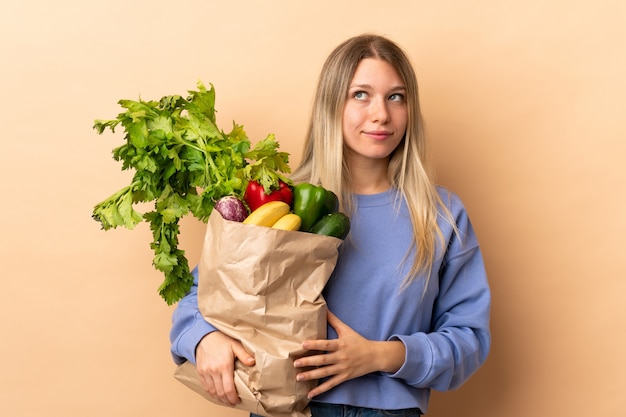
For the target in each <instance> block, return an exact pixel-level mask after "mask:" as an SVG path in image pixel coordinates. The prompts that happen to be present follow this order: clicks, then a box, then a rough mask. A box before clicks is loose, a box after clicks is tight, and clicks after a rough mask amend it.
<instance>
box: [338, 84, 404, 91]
mask: <svg viewBox="0 0 626 417" xmlns="http://www.w3.org/2000/svg"><path fill="white" fill-rule="evenodd" d="M349 88H351V89H352V88H363V89H369V90H372V89H373V87H372V86H371V85H370V84H352V85H350V87H349ZM401 90H406V87H405V86H403V85H397V86H394V87H391V88H390V89H389V91H401Z"/></svg>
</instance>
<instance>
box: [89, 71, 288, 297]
mask: <svg viewBox="0 0 626 417" xmlns="http://www.w3.org/2000/svg"><path fill="white" fill-rule="evenodd" d="M118 103H119V104H120V106H121V107H122V108H124V109H125V111H124V112H122V113H120V114H119V115H118V116H117V118H115V119H113V120H96V121H95V122H94V129H95V130H96V131H97V132H98V133H99V134H102V133H103V132H104V131H105V130H107V129H108V130H110V131H111V132H115V129H116V128H117V127H118V126H120V125H121V126H122V127H123V129H124V131H125V136H124V139H125V142H124V144H123V145H121V146H119V147H117V148H115V149H113V159H115V160H116V161H120V162H121V163H122V170H134V175H133V178H132V180H131V183H130V184H129V185H128V186H126V187H124V188H122V189H121V190H119V191H118V192H116V193H114V194H113V195H111V196H110V197H108V198H107V199H105V200H104V201H102V202H100V203H98V204H97V205H96V206H95V207H94V210H93V214H92V217H93V218H94V219H95V220H96V221H98V222H100V224H101V225H102V228H103V229H104V230H109V229H112V228H116V227H118V226H123V227H125V228H127V229H133V228H135V227H136V226H137V225H138V224H139V223H141V222H142V221H146V222H148V223H149V224H150V230H151V231H152V237H153V240H152V242H151V244H150V247H151V248H152V250H153V251H154V258H153V262H152V263H153V265H154V267H155V268H156V269H157V270H159V271H161V272H163V274H164V276H165V277H164V281H163V283H162V284H161V286H160V287H159V289H158V291H159V294H160V295H161V297H162V298H163V299H164V300H165V301H166V302H167V303H168V304H173V303H175V302H177V301H178V300H180V299H181V298H182V297H184V295H185V294H186V293H187V291H189V289H190V288H191V285H192V283H193V277H192V275H191V273H190V270H189V264H188V261H187V259H186V257H185V253H184V251H182V250H180V249H179V248H178V236H179V234H180V229H179V221H180V219H181V218H183V217H184V216H186V215H188V214H191V215H193V216H194V217H196V218H197V219H199V220H201V221H203V222H206V221H207V220H208V218H209V215H210V214H211V211H212V210H213V207H214V205H215V202H216V201H217V200H218V199H220V198H221V197H224V196H227V195H236V196H239V197H240V198H242V197H243V193H244V191H245V187H246V186H247V183H248V181H250V180H257V181H260V182H261V183H262V184H263V186H264V187H265V188H266V189H274V188H277V187H278V181H279V180H283V181H285V182H287V183H290V182H289V180H288V179H287V178H286V177H285V175H284V174H283V173H289V172H290V169H289V165H288V164H289V155H288V154H287V153H285V152H279V151H278V148H279V145H278V142H276V140H275V137H274V135H271V134H270V135H268V136H267V137H266V138H265V139H263V140H261V141H259V142H258V143H257V144H256V146H255V147H254V148H253V149H251V144H250V140H249V139H248V137H247V135H246V132H245V131H244V129H243V126H240V125H237V124H236V123H233V128H232V130H231V131H230V132H229V133H225V132H224V131H222V130H221V129H219V128H218V126H217V124H216V119H215V90H214V88H213V85H211V88H210V89H208V90H207V89H206V87H205V86H204V85H203V84H202V83H201V82H198V90H197V91H188V96H187V97H186V98H183V97H182V96H179V95H171V96H165V97H163V98H161V99H160V100H159V101H143V100H141V99H140V100H138V101H133V100H120V101H119V102H118ZM141 202H154V209H153V210H151V211H148V212H146V213H139V212H138V211H137V210H136V209H135V207H134V205H135V204H136V203H141Z"/></svg>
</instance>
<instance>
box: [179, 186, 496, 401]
mask: <svg viewBox="0 0 626 417" xmlns="http://www.w3.org/2000/svg"><path fill="white" fill-rule="evenodd" d="M439 192H440V195H441V197H442V199H443V201H444V203H445V204H446V206H447V207H448V209H449V210H450V211H451V213H452V215H453V217H454V219H455V221H456V225H457V228H458V230H459V235H458V236H457V235H455V234H454V231H453V228H452V227H451V226H450V225H449V224H448V223H447V222H446V221H445V220H444V219H443V218H442V217H440V221H439V226H440V227H441V230H442V232H443V235H444V237H445V251H443V253H441V252H440V253H439V256H438V257H437V260H436V263H435V264H434V265H433V268H432V274H431V277H430V279H429V282H428V288H426V291H425V292H424V284H425V282H426V280H425V277H423V276H420V277H416V278H415V279H414V280H413V281H412V283H411V284H410V285H409V286H408V287H406V288H404V289H403V290H401V289H400V288H401V286H402V282H403V279H404V278H405V276H406V273H407V271H408V270H409V268H410V266H411V263H412V260H413V258H412V257H409V258H408V259H406V260H405V256H406V254H407V251H408V250H409V248H410V245H411V234H410V230H411V224H410V218H409V214H408V209H407V206H406V203H405V202H404V201H402V200H400V201H399V200H398V198H397V197H398V195H399V194H398V193H397V192H396V191H395V190H390V191H387V192H384V193H380V194H374V195H357V196H356V203H357V204H356V211H355V213H354V214H353V215H352V216H351V229H350V238H351V240H350V241H346V242H345V243H344V245H342V248H341V253H340V256H339V260H338V263H337V267H336V268H335V271H334V272H333V275H332V276H331V278H330V280H329V282H328V284H327V286H326V288H325V290H324V297H325V298H326V302H327V303H328V308H329V309H330V311H332V312H333V313H334V314H336V315H337V316H338V317H339V319H341V320H342V321H343V322H344V323H346V324H347V325H348V326H350V327H351V328H352V329H354V330H355V331H357V332H358V333H360V334H361V335H362V336H364V337H365V338H367V339H371V340H400V341H402V342H403V343H404V345H405V348H406V356H405V361H404V364H403V365H402V367H401V368H400V369H399V370H398V371H397V372H395V373H384V372H376V373H372V374H368V375H364V376H362V377H359V378H355V379H352V380H349V381H346V382H344V383H342V384H340V385H339V386H337V387H335V388H333V389H331V390H330V391H328V392H326V393H324V394H322V395H320V396H317V397H315V398H314V401H318V402H326V403H334V404H348V405H354V406H359V407H368V408H379V409H389V410H392V409H401V408H414V407H417V408H420V409H421V410H422V412H424V413H425V412H427V410H428V400H429V396H430V390H431V389H435V390H439V391H446V390H449V389H453V388H457V387H459V386H460V385H461V384H462V383H463V382H465V381H466V380H467V379H468V378H469V377H470V376H471V375H472V374H473V373H474V372H475V371H476V370H477V369H478V368H479V367H480V366H481V365H482V364H483V363H484V361H485V360H486V358H487V354H488V352H489V348H490V341H491V339H490V331H489V315H490V306H491V295H490V290H489V285H488V282H487V277H486V273H485V267H484V263H483V259H482V255H481V252H480V248H479V245H478V242H477V239H476V235H475V234H474V230H473V228H472V225H471V223H470V220H469V218H468V215H467V212H466V210H465V208H464V206H463V204H462V202H461V201H460V199H459V198H458V197H457V196H456V195H454V194H452V193H449V192H448V191H446V190H445V189H443V188H439ZM398 201H399V204H398ZM351 242H353V243H351ZM194 274H195V276H196V283H197V271H196V270H194ZM214 330H215V328H214V327H213V326H211V325H210V324H209V323H207V322H206V321H205V320H204V318H203V317H202V315H201V314H200V312H199V311H198V304H197V287H196V286H195V285H194V287H193V288H192V290H191V292H190V293H189V295H187V296H186V297H185V298H184V299H183V300H181V301H180V302H179V304H178V307H177V308H176V310H175V312H174V315H173V327H172V331H171V341H172V355H173V357H174V361H175V362H176V363H177V364H180V363H182V362H184V361H185V360H189V361H191V362H192V363H195V354H194V351H195V347H196V345H197V344H198V342H199V341H200V339H201V338H202V337H203V336H204V335H205V334H207V333H209V332H211V331H214ZM328 337H329V339H332V338H335V337H336V333H335V331H334V329H332V327H329V329H328Z"/></svg>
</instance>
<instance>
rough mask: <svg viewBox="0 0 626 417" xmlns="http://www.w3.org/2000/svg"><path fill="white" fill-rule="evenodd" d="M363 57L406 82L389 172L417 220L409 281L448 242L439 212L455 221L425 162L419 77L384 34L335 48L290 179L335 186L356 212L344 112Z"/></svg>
mask: <svg viewBox="0 0 626 417" xmlns="http://www.w3.org/2000/svg"><path fill="white" fill-rule="evenodd" d="M364 58H376V59H382V60H384V61H386V62H388V63H389V64H391V65H392V66H393V68H395V70H396V71H397V72H398V74H399V75H400V77H401V78H402V80H403V82H404V84H405V87H406V99H407V101H406V103H407V111H408V119H407V128H406V133H405V136H404V139H403V140H402V141H401V143H400V144H399V145H398V147H397V148H396V149H395V150H394V151H393V152H392V154H391V155H390V159H389V167H388V171H387V172H388V176H389V180H390V182H391V184H392V186H393V187H394V188H396V189H397V190H399V191H400V194H401V196H402V197H404V198H405V200H406V202H407V205H408V209H409V213H410V216H411V223H412V225H413V244H412V246H411V248H410V250H409V253H407V257H408V255H409V254H410V253H411V252H413V253H414V254H415V257H414V261H413V264H412V266H411V269H410V271H409V273H408V275H407V280H405V284H407V283H408V282H410V279H411V278H412V277H415V276H417V275H418V274H419V273H425V274H426V276H427V277H429V276H430V273H431V270H432V266H433V263H434V261H435V257H436V256H437V249H438V245H439V247H440V248H442V245H444V239H443V236H442V233H441V230H440V228H439V226H438V224H437V219H438V216H439V215H440V213H443V215H444V216H445V217H446V218H447V219H448V221H450V222H451V223H452V224H454V222H453V221H451V220H452V219H451V216H450V213H448V211H447V210H446V209H445V205H443V204H442V201H441V198H440V197H439V193H438V192H437V188H436V186H435V183H434V179H433V175H432V172H431V171H430V168H429V166H428V165H427V159H428V158H427V151H426V140H425V135H424V130H423V121H422V116H421V111H420V106H419V97H418V87H417V77H416V75H415V72H414V70H413V67H412V65H411V63H410V61H409V59H408V57H407V56H406V54H405V53H404V52H403V51H402V49H401V48H400V47H399V46H398V45H396V44H395V43H394V42H392V41H391V40H389V39H387V38H384V37H382V36H378V35H372V34H364V35H360V36H356V37H353V38H350V39H348V40H347V41H345V42H343V43H342V44H340V45H339V46H338V47H337V48H335V49H334V50H333V51H332V52H331V54H330V55H329V56H328V58H327V60H326V62H325V63H324V66H323V67H322V71H321V73H320V77H319V80H318V86H317V91H316V95H315V98H314V102H313V107H312V114H311V118H310V123H309V126H308V131H307V135H306V138H305V143H304V149H303V153H302V159H301V163H300V166H299V167H298V168H297V169H296V170H295V171H294V173H293V175H292V176H291V178H292V180H293V181H294V182H296V183H297V182H304V181H306V182H311V183H313V184H320V185H322V186H323V187H324V188H327V189H329V190H332V191H333V192H335V193H336V194H337V196H338V197H339V201H340V207H341V209H342V210H343V211H345V212H347V213H351V212H352V210H353V207H354V203H353V197H352V194H351V192H350V190H351V173H350V167H349V166H348V165H347V164H346V161H345V160H344V157H343V154H344V142H343V134H342V116H343V108H344V105H345V102H346V98H347V95H348V88H349V84H350V82H351V80H352V78H353V76H354V73H355V71H356V68H357V66H358V64H359V63H360V62H361V60H362V59H364ZM405 259H406V258H405Z"/></svg>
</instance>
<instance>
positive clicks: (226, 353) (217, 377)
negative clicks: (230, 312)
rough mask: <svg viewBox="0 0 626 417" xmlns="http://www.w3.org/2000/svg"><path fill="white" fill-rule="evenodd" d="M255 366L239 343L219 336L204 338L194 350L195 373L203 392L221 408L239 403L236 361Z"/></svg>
mask: <svg viewBox="0 0 626 417" xmlns="http://www.w3.org/2000/svg"><path fill="white" fill-rule="evenodd" d="M236 360H240V361H241V362H242V363H244V364H245V365H248V366H250V365H254V357H253V356H252V355H250V354H249V353H248V352H247V351H246V350H245V349H244V347H243V346H242V345H241V343H240V342H239V341H236V340H234V339H232V338H230V337H228V336H226V335H224V334H222V333H220V332H213V333H210V334H209V335H207V336H205V337H204V338H203V339H202V340H201V342H200V343H199V344H198V347H197V349H196V369H197V371H198V376H199V379H200V384H201V385H202V388H203V389H204V390H205V391H206V392H207V393H208V394H209V395H210V396H211V397H212V398H214V399H216V400H217V401H219V402H220V403H222V404H224V405H229V406H235V405H237V404H239V403H240V402H241V400H240V398H239V395H238V394H237V388H236V386H235V380H234V373H235V361H236Z"/></svg>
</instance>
